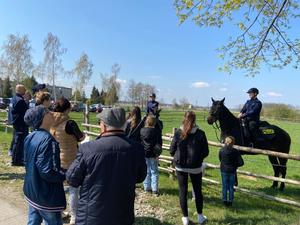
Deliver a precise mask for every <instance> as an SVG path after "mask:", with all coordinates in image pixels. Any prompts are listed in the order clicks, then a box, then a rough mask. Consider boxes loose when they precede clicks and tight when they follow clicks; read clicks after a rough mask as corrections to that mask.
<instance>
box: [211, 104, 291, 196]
mask: <svg viewBox="0 0 300 225" xmlns="http://www.w3.org/2000/svg"><path fill="white" fill-rule="evenodd" d="M224 101H225V98H224V99H222V100H221V101H215V100H214V99H213V98H212V106H211V108H210V111H209V117H208V118H207V122H208V123H209V124H210V125H212V124H214V123H215V122H216V121H219V123H220V129H221V140H222V141H223V140H224V138H225V137H226V136H229V135H230V136H233V137H234V138H235V139H236V144H237V145H244V141H243V131H242V128H241V123H240V120H239V119H238V118H236V117H235V116H234V115H233V114H232V113H231V112H230V111H229V109H228V108H227V107H226V106H225V105H224ZM264 124H267V125H268V126H270V127H272V130H274V135H273V136H272V138H271V139H270V138H264V139H263V140H262V141H260V142H256V143H254V147H256V148H263V149H269V150H272V151H277V152H282V153H289V151H290V145H291V138H290V136H289V134H288V133H287V132H286V131H284V130H283V129H281V128H280V127H277V126H275V125H270V124H268V123H267V122H264ZM269 161H270V162H271V164H272V167H273V171H274V176H275V177H279V175H281V177H282V178H285V176H286V170H287V167H286V164H287V159H284V158H279V157H275V156H269ZM272 187H273V188H277V187H278V182H277V181H274V182H273V185H272ZM284 188H285V183H283V182H281V184H280V190H281V191H282V190H284Z"/></svg>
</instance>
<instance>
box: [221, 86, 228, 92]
mask: <svg viewBox="0 0 300 225" xmlns="http://www.w3.org/2000/svg"><path fill="white" fill-rule="evenodd" d="M219 90H220V91H228V88H226V87H222V88H220V89H219Z"/></svg>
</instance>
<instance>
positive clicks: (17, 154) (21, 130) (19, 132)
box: [11, 127, 28, 166]
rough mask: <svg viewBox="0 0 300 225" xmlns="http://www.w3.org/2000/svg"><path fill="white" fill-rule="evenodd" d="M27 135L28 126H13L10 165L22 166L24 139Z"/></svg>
mask: <svg viewBox="0 0 300 225" xmlns="http://www.w3.org/2000/svg"><path fill="white" fill-rule="evenodd" d="M27 135H28V127H14V131H13V138H12V143H11V153H12V161H11V163H12V165H13V166H22V165H23V164H24V150H23V147H24V139H25V137H26V136H27Z"/></svg>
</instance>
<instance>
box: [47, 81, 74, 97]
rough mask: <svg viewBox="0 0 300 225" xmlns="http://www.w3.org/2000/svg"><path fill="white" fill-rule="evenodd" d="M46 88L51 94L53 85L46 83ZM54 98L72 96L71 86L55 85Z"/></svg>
mask: <svg viewBox="0 0 300 225" xmlns="http://www.w3.org/2000/svg"><path fill="white" fill-rule="evenodd" d="M46 88H47V89H48V91H49V92H50V93H51V95H52V96H53V86H52V85H50V84H46ZM55 93H56V98H61V97H65V98H67V99H70V98H71V97H72V88H69V87H63V86H55Z"/></svg>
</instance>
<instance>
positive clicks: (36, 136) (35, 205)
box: [23, 105, 66, 225]
mask: <svg viewBox="0 0 300 225" xmlns="http://www.w3.org/2000/svg"><path fill="white" fill-rule="evenodd" d="M24 120H25V122H26V123H27V124H28V125H29V126H30V127H32V128H33V132H32V133H31V134H29V135H28V136H27V137H26V139H25V143H24V162H25V169H26V174H25V179H24V186H23V191H24V195H25V200H26V201H27V202H28V205H29V212H28V225H39V224H41V223H42V221H43V220H44V221H45V224H47V225H62V224H63V223H62V218H61V212H62V211H63V210H64V209H65V208H66V198H65V192H64V188H63V181H64V180H65V173H64V172H62V170H61V166H60V150H59V145H58V142H57V141H55V139H54V137H53V136H52V135H51V134H50V132H49V131H50V127H51V126H52V124H53V123H54V116H53V113H52V112H50V111H49V110H48V109H47V108H45V107H44V106H42V105H41V106H36V107H35V108H32V109H29V110H28V111H27V112H26V114H25V117H24Z"/></svg>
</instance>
